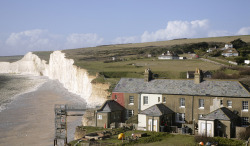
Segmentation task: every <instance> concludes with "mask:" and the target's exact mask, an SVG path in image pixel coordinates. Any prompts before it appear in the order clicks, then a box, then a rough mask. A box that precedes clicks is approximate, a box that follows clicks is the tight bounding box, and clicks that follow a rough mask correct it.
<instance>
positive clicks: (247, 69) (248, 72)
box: [239, 68, 250, 75]
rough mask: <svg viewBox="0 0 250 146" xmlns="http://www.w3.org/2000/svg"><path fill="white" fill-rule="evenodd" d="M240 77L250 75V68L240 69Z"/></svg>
mask: <svg viewBox="0 0 250 146" xmlns="http://www.w3.org/2000/svg"><path fill="white" fill-rule="evenodd" d="M239 74H240V75H250V68H246V69H244V70H243V69H242V70H241V71H240V73H239Z"/></svg>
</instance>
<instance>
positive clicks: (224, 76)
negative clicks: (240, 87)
mask: <svg viewBox="0 0 250 146" xmlns="http://www.w3.org/2000/svg"><path fill="white" fill-rule="evenodd" d="M239 77H240V76H239V75H238V74H232V75H227V74H226V73H224V72H223V71H217V72H215V73H214V74H213V77H212V78H213V79H238V78H239Z"/></svg>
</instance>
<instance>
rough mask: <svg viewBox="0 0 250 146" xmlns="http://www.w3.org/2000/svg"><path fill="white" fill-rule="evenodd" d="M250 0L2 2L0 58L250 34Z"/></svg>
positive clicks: (23, 0)
mask: <svg viewBox="0 0 250 146" xmlns="http://www.w3.org/2000/svg"><path fill="white" fill-rule="evenodd" d="M249 6H250V1H249V0H240V1H236V0H209V1H205V0H188V1H187V0H174V1H173V0H72V1H69V0H50V1H48V0H35V1H34V0H2V1H0V20H1V23H0V56H9V55H19V54H26V53H27V52H29V51H46V50H62V49H69V48H80V47H91V46H97V45H103V44H121V43H137V42H150V41H161V40H171V39H176V38H183V37H186V38H199V37H213V36H227V35H250V9H249Z"/></svg>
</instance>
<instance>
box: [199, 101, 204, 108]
mask: <svg viewBox="0 0 250 146" xmlns="http://www.w3.org/2000/svg"><path fill="white" fill-rule="evenodd" d="M199 108H201V109H204V99H199Z"/></svg>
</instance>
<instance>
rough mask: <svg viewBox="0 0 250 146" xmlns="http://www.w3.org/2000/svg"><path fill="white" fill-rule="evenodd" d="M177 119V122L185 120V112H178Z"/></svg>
mask: <svg viewBox="0 0 250 146" xmlns="http://www.w3.org/2000/svg"><path fill="white" fill-rule="evenodd" d="M176 121H177V122H185V114H184V113H176Z"/></svg>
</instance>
